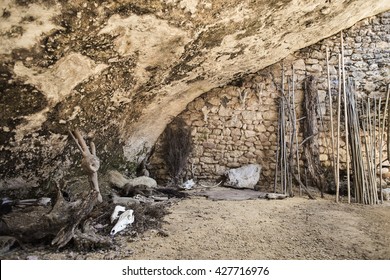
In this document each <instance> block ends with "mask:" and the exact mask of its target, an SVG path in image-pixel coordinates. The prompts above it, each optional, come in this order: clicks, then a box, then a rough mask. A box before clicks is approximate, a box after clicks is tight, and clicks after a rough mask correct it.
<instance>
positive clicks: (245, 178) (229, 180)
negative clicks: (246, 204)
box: [223, 164, 261, 189]
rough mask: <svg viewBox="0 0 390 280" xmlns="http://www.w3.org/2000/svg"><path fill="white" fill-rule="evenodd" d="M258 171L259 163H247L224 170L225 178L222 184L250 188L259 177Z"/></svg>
mask: <svg viewBox="0 0 390 280" xmlns="http://www.w3.org/2000/svg"><path fill="white" fill-rule="evenodd" d="M260 172H261V166H260V165H259V164H248V165H245V166H242V167H239V168H235V169H230V170H228V171H226V172H225V176H226V180H225V182H224V183H223V184H224V186H227V187H234V188H239V189H243V188H248V189H252V188H254V187H255V186H256V184H257V182H258V181H259V179H260Z"/></svg>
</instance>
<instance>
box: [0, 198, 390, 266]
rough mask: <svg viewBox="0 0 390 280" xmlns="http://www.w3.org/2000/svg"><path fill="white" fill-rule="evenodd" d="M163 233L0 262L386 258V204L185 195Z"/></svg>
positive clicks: (389, 254)
mask: <svg viewBox="0 0 390 280" xmlns="http://www.w3.org/2000/svg"><path fill="white" fill-rule="evenodd" d="M169 210H170V212H171V213H170V214H169V215H167V216H166V217H165V222H164V225H163V228H162V231H159V230H151V231H147V232H146V233H144V234H143V235H142V236H138V237H134V236H133V237H129V236H125V235H122V236H121V235H118V236H116V237H115V238H116V239H117V242H118V244H120V250H112V251H103V250H102V251H95V252H84V253H80V252H73V251H70V250H63V251H61V252H56V251H51V252H47V251H40V250H39V248H38V250H36V249H34V250H27V251H26V250H21V249H19V250H18V249H17V250H16V252H14V253H11V254H6V255H4V256H3V257H2V258H3V259H8V258H9V259H15V258H17V259H18V258H19V259H20V258H21V259H26V258H27V259H276V260H278V259H388V260H389V259H390V202H385V203H384V204H383V205H375V206H364V205H357V204H350V205H348V204H346V203H345V202H341V203H339V204H336V203H335V202H334V197H333V196H326V197H325V198H324V199H321V198H317V199H316V200H309V199H307V198H304V197H294V198H287V199H283V200H266V199H256V200H244V201H212V200H209V199H207V198H205V197H200V196H191V197H190V198H186V199H182V200H179V201H177V202H175V203H173V205H172V206H171V207H170V209H169Z"/></svg>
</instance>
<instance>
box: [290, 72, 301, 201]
mask: <svg viewBox="0 0 390 280" xmlns="http://www.w3.org/2000/svg"><path fill="white" fill-rule="evenodd" d="M291 79H292V81H291V84H292V85H291V86H292V103H293V105H292V106H293V114H294V127H295V145H296V147H295V149H296V151H295V152H296V160H297V176H298V180H299V181H301V172H300V167H299V141H298V126H297V112H296V110H295V73H294V66H292V78H291ZM299 196H302V186H301V184H299Z"/></svg>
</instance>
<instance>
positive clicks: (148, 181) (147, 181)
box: [127, 176, 157, 188]
mask: <svg viewBox="0 0 390 280" xmlns="http://www.w3.org/2000/svg"><path fill="white" fill-rule="evenodd" d="M127 184H128V185H131V186H140V185H142V186H147V187H149V188H155V187H157V182H156V180H154V179H153V178H150V177H146V176H140V177H137V178H134V179H129V180H128V181H127Z"/></svg>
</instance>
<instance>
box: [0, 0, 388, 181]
mask: <svg viewBox="0 0 390 280" xmlns="http://www.w3.org/2000/svg"><path fill="white" fill-rule="evenodd" d="M389 9H390V2H389V1H387V0H354V1H351V0H344V1H330V0H321V1H320V0H275V1H273V0H266V1H264V0H261V1H260V0H259V1H256V0H255V1H253V0H245V1H242V0H240V1H238V0H230V1H219V0H214V1H210V0H150V1H139V0H133V1H123V0H117V1H101V0H96V1H78V0H77V1H60V0H58V1H56V0H40V1H39V0H30V1H28V0H14V1H11V0H4V1H1V3H0V13H1V15H0V30H1V34H0V36H1V42H2V43H1V46H0V62H1V64H0V72H1V75H0V90H1V92H0V98H1V99H0V114H1V115H0V116H1V117H0V133H1V134H0V155H1V156H0V170H1V174H0V176H1V178H0V180H1V186H2V187H17V186H20V185H25V184H26V182H28V185H31V186H34V185H37V183H38V179H41V180H45V179H47V178H48V177H49V176H56V175H63V173H61V172H69V167H70V166H71V165H72V162H74V160H75V157H76V153H77V152H76V151H75V150H74V148H73V145H71V143H70V142H69V139H68V136H67V131H68V130H69V129H72V128H74V127H78V128H80V129H81V130H83V131H85V132H88V133H89V134H88V135H86V137H89V138H90V139H93V140H94V141H95V142H96V143H97V149H98V153H99V156H100V157H101V159H102V161H103V165H104V166H105V167H106V168H108V167H110V166H114V167H115V166H117V165H119V164H122V163H124V162H125V161H128V162H133V161H137V160H138V159H139V158H142V156H143V155H144V154H145V152H147V151H148V149H149V148H150V147H151V146H152V145H153V144H154V142H155V141H156V139H157V138H158V136H159V135H160V134H161V132H162V131H163V130H164V128H165V126H166V124H167V123H168V122H169V121H170V119H171V118H172V117H173V116H175V115H177V114H179V113H180V112H181V111H183V109H184V108H185V106H186V105H187V104H188V103H189V102H190V101H192V100H193V99H194V98H196V97H198V96H199V95H201V94H202V93H204V92H206V91H208V90H210V89H212V88H215V87H218V86H222V85H225V84H227V83H228V82H229V81H231V80H232V79H235V78H239V77H241V76H243V75H244V74H246V73H251V72H255V71H258V70H260V69H263V68H264V67H266V66H268V65H270V64H272V63H275V62H277V61H279V60H280V59H282V58H284V57H286V56H287V55H288V54H290V53H292V52H294V51H296V50H298V49H300V48H302V47H305V46H308V45H311V44H313V43H315V42H317V41H319V40H321V39H323V38H325V37H328V36H330V35H332V34H334V33H336V32H338V31H340V30H342V29H344V28H347V27H350V26H352V25H353V24H354V23H355V22H357V21H359V20H361V19H362V18H365V17H368V16H372V15H375V14H378V13H380V12H383V11H386V10H389ZM1 186H0V187H1Z"/></svg>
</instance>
